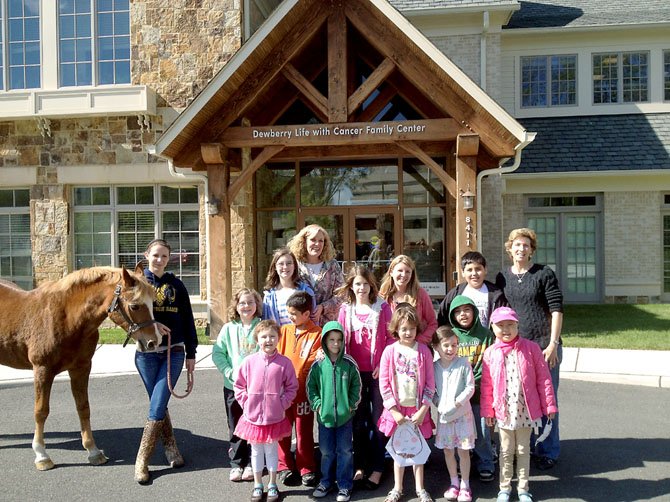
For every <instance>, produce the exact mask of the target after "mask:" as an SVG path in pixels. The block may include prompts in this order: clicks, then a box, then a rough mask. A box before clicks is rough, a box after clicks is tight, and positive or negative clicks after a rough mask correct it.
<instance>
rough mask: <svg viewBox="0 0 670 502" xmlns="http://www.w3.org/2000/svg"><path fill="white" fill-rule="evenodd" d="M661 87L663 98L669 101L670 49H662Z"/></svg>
mask: <svg viewBox="0 0 670 502" xmlns="http://www.w3.org/2000/svg"><path fill="white" fill-rule="evenodd" d="M663 89H664V98H663V99H665V100H666V101H670V51H663Z"/></svg>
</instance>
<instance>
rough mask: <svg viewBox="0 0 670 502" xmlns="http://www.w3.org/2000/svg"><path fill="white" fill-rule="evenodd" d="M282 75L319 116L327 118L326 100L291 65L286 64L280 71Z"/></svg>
mask: <svg viewBox="0 0 670 502" xmlns="http://www.w3.org/2000/svg"><path fill="white" fill-rule="evenodd" d="M282 74H283V75H284V77H286V79H287V80H288V81H289V82H291V83H292V84H293V85H294V86H295V87H296V88H297V89H298V90H299V91H300V93H301V94H302V95H303V96H304V97H305V98H306V99H307V101H308V103H309V104H311V105H312V106H314V107H315V108H316V110H318V112H319V114H320V115H321V116H323V117H328V99H326V97H325V96H324V95H323V94H321V93H320V92H319V90H318V89H317V88H316V87H314V86H313V85H312V83H311V82H310V81H309V80H307V79H306V78H305V77H304V76H303V75H302V74H301V73H300V72H299V71H298V70H296V68H295V66H293V65H292V64H291V63H286V65H284V68H283V69H282Z"/></svg>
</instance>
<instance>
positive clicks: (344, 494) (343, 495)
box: [337, 488, 351, 502]
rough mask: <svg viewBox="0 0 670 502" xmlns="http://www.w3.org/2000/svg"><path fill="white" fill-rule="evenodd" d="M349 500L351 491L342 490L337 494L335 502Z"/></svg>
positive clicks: (346, 501) (347, 501)
mask: <svg viewBox="0 0 670 502" xmlns="http://www.w3.org/2000/svg"><path fill="white" fill-rule="evenodd" d="M350 498H351V490H347V489H345V488H342V489H341V490H340V491H338V492H337V502H349V499H350Z"/></svg>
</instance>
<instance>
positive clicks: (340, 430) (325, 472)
mask: <svg viewBox="0 0 670 502" xmlns="http://www.w3.org/2000/svg"><path fill="white" fill-rule="evenodd" d="M319 449H320V450H321V484H322V485H323V486H325V487H326V488H331V487H332V486H333V481H334V480H333V474H335V479H336V480H337V487H338V489H340V490H351V489H352V488H353V487H354V451H353V427H352V420H349V421H348V422H347V423H346V424H343V425H340V426H339V427H332V428H331V427H325V426H323V425H322V424H319Z"/></svg>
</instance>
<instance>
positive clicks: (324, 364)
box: [307, 321, 361, 502]
mask: <svg viewBox="0 0 670 502" xmlns="http://www.w3.org/2000/svg"><path fill="white" fill-rule="evenodd" d="M321 333H322V334H321V347H322V348H323V353H324V356H325V357H324V358H323V359H320V360H317V361H315V362H314V364H313V365H312V367H311V368H310V370H309V374H308V376H307V398H308V399H309V403H310V405H311V407H312V409H313V410H314V412H315V413H316V417H317V420H318V422H319V448H320V449H321V482H320V483H319V486H317V487H316V490H314V493H313V496H314V498H322V497H325V496H326V495H327V494H328V492H329V491H330V490H331V489H332V488H333V484H334V483H333V481H337V488H338V490H339V491H338V493H337V502H348V501H349V499H350V497H351V489H352V488H353V485H354V452H353V428H352V419H353V417H354V413H355V411H356V408H357V407H358V403H359V402H360V400H361V375H360V373H359V372H358V366H357V365H356V362H355V361H354V360H353V358H351V357H350V356H348V355H346V354H345V353H344V328H343V327H342V325H341V324H340V323H339V322H337V321H330V322H327V323H326V324H325V325H324V327H323V330H322V332H321ZM333 474H335V475H334V476H333Z"/></svg>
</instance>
